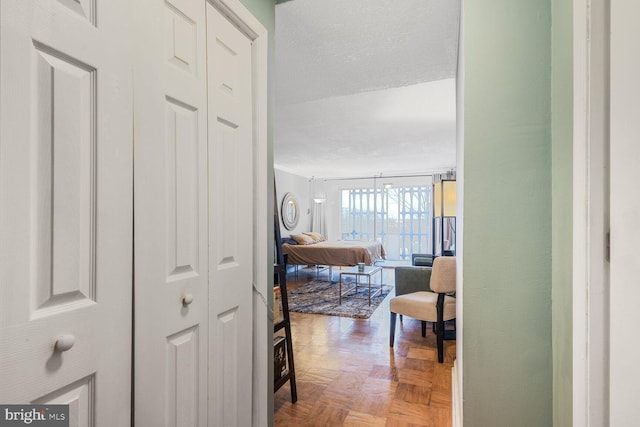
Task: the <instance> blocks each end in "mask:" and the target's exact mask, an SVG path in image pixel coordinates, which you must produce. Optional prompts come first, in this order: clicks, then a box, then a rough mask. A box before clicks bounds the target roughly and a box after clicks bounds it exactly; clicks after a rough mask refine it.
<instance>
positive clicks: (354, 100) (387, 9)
mask: <svg viewBox="0 0 640 427" xmlns="http://www.w3.org/2000/svg"><path fill="white" fill-rule="evenodd" d="M459 11H460V7H459V1H458V0H402V1H385V0H294V1H289V2H286V3H282V4H279V5H277V6H276V36H275V44H276V84H275V88H276V89H275V90H276V93H275V100H276V110H275V120H274V164H275V166H276V167H277V168H279V169H282V170H285V171H288V172H292V173H295V174H298V175H302V176H307V177H311V176H315V177H325V178H326V177H356V176H372V175H379V174H383V175H395V174H411V173H422V172H434V171H443V170H447V169H450V168H452V167H455V80H454V76H455V72H456V60H457V45H458V23H459V18H458V16H459Z"/></svg>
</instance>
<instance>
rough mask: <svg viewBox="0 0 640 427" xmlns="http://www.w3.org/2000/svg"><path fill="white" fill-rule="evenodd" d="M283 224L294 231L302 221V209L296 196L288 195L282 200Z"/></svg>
mask: <svg viewBox="0 0 640 427" xmlns="http://www.w3.org/2000/svg"><path fill="white" fill-rule="evenodd" d="M280 214H281V216H282V223H283V224H284V228H286V229H287V230H293V229H294V228H296V225H298V219H300V207H299V206H298V199H296V196H295V194H293V193H287V194H285V195H284V197H283V198H282V206H281V208H280Z"/></svg>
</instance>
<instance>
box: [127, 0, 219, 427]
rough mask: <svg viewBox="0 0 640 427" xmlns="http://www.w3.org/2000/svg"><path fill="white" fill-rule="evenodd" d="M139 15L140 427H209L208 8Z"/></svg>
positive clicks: (141, 7) (170, 3) (200, 3)
mask: <svg viewBox="0 0 640 427" xmlns="http://www.w3.org/2000/svg"><path fill="white" fill-rule="evenodd" d="M134 8H135V10H134V19H135V23H136V28H135V66H134V111H135V323H134V325H135V326H134V327H135V344H134V347H135V348H134V354H135V356H134V357H135V374H134V377H135V421H136V425H139V426H182V425H184V426H205V425H207V363H208V361H207V339H208V335H207V329H208V324H207V322H208V307H209V302H208V286H207V269H208V265H207V253H208V248H207V235H208V234H207V233H208V231H207V116H206V109H207V85H206V78H207V76H206V36H205V34H206V24H205V1H204V0H166V1H148V0H147V1H136V2H135V5H134Z"/></svg>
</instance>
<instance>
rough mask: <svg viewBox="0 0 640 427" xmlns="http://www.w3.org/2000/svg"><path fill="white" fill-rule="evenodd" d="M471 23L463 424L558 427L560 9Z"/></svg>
mask: <svg viewBox="0 0 640 427" xmlns="http://www.w3.org/2000/svg"><path fill="white" fill-rule="evenodd" d="M464 20H465V29H464V46H465V71H464V75H465V102H464V109H465V113H464V117H465V118H464V125H465V148H464V206H465V212H464V221H465V223H464V237H463V239H464V242H463V257H464V265H463V274H464V308H463V310H464V313H463V315H464V328H463V354H464V366H463V369H464V377H463V393H464V402H463V410H464V425H465V427H486V426H492V427H498V426H518V427H526V426H531V427H540V426H550V425H551V424H552V409H553V405H552V395H553V393H552V345H551V344H552V339H551V337H552V328H551V325H552V323H551V321H552V311H551V278H552V275H551V231H552V226H551V224H552V222H551V96H550V95H551V3H550V1H540V0H519V1H513V0H493V1H490V2H479V1H465V2H464Z"/></svg>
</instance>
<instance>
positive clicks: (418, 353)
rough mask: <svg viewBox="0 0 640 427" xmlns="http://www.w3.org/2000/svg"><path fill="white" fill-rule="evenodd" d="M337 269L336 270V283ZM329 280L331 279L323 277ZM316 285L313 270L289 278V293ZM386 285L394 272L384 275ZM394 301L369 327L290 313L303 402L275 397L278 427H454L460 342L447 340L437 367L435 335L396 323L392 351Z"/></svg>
mask: <svg viewBox="0 0 640 427" xmlns="http://www.w3.org/2000/svg"><path fill="white" fill-rule="evenodd" d="M339 273H340V270H339V269H337V268H334V269H333V277H334V279H335V280H337V278H338V274H339ZM320 275H321V277H324V278H327V277H328V272H327V271H325V272H321V273H320ZM314 278H315V273H314V272H312V271H307V270H301V271H299V272H298V274H297V276H296V274H294V273H289V275H288V276H287V285H288V288H289V289H294V288H296V287H297V286H300V285H303V284H305V283H307V282H309V281H310V280H313V279H314ZM384 281H385V283H389V282H393V271H392V270H385V272H384ZM388 300H389V298H387V299H386V300H385V301H384V302H383V303H382V304H381V305H380V307H378V309H377V310H376V311H375V312H374V313H373V315H372V316H371V317H370V318H369V319H366V320H361V319H351V318H346V317H334V316H322V315H317V314H303V313H291V327H292V338H293V349H294V358H295V359H294V361H295V366H296V380H297V381H296V383H297V387H298V401H297V402H296V403H295V404H292V403H291V394H290V389H289V386H288V384H287V385H285V386H283V387H282V388H281V389H280V390H278V391H277V392H276V395H275V404H274V407H275V408H274V409H275V414H274V424H275V426H278V427H280V426H296V427H297V426H368V427H373V426H430V427H448V426H450V425H451V406H452V404H451V368H452V367H453V359H454V358H455V353H456V346H455V341H445V360H444V362H445V363H442V364H440V363H438V361H437V351H436V339H435V335H434V334H433V332H431V328H430V327H429V328H427V336H426V337H425V338H423V337H422V336H421V334H420V322H419V321H417V320H415V319H410V318H407V317H405V318H404V321H403V322H402V323H400V322H399V321H398V325H397V328H398V329H397V331H396V338H395V345H394V348H393V349H392V348H390V347H389V301H388Z"/></svg>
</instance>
